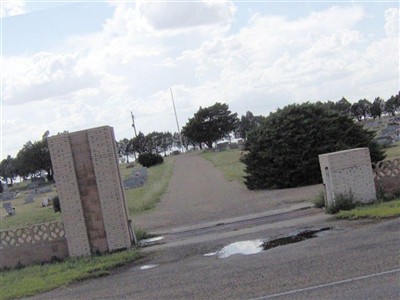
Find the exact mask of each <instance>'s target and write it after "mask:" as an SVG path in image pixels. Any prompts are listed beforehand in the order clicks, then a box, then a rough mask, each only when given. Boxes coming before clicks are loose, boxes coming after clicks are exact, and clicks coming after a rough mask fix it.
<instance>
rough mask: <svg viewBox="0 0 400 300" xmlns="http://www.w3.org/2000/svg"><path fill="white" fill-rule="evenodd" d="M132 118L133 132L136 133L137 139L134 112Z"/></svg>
mask: <svg viewBox="0 0 400 300" xmlns="http://www.w3.org/2000/svg"><path fill="white" fill-rule="evenodd" d="M131 116H132V127H133V130H134V131H135V137H137V133H136V126H135V116H134V115H133V113H132V111H131Z"/></svg>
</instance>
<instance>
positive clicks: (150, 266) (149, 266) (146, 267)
mask: <svg viewBox="0 0 400 300" xmlns="http://www.w3.org/2000/svg"><path fill="white" fill-rule="evenodd" d="M156 267H158V265H144V266H141V267H140V270H148V269H153V268H156Z"/></svg>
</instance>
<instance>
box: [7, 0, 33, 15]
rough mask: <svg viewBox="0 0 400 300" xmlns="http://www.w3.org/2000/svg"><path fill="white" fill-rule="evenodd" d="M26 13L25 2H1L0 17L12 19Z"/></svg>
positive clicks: (17, 0)
mask: <svg viewBox="0 0 400 300" xmlns="http://www.w3.org/2000/svg"><path fill="white" fill-rule="evenodd" d="M25 13H27V11H26V7H25V0H12V1H11V0H8V1H1V17H2V18H5V17H12V16H17V15H22V14H25Z"/></svg>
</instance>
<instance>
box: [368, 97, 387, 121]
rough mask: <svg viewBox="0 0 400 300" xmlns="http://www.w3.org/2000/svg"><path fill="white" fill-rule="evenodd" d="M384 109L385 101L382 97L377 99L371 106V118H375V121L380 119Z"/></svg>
mask: <svg viewBox="0 0 400 300" xmlns="http://www.w3.org/2000/svg"><path fill="white" fill-rule="evenodd" d="M384 108H385V101H384V100H383V99H382V98H380V97H377V98H375V100H374V102H372V105H371V117H373V118H374V120H375V119H376V118H377V117H378V118H379V119H380V118H381V115H382V112H383V110H384Z"/></svg>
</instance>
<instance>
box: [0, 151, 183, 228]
mask: <svg viewBox="0 0 400 300" xmlns="http://www.w3.org/2000/svg"><path fill="white" fill-rule="evenodd" d="M174 161H175V157H166V158H165V159H164V163H163V164H161V165H158V166H155V167H151V168H149V169H148V182H147V183H146V184H145V185H144V186H143V187H140V188H137V189H131V190H126V191H125V197H126V202H127V206H128V209H129V213H130V215H137V214H139V213H142V212H143V211H147V210H150V209H152V208H154V207H155V206H156V204H157V203H158V202H159V200H160V198H161V196H162V195H163V193H164V192H165V191H166V189H167V187H168V183H169V179H170V177H171V175H172V170H173V164H174ZM125 166H126V165H120V171H121V176H122V177H123V178H126V177H128V176H129V175H130V174H131V173H132V172H133V170H134V168H128V169H127V168H126V167H125ZM19 185H21V186H24V185H26V183H20V184H19V183H18V184H15V185H14V189H17V190H18V188H19ZM29 193H31V190H26V191H21V192H20V193H19V195H18V197H17V198H16V199H14V200H11V201H10V202H11V203H12V205H13V206H14V207H15V211H16V214H15V215H14V216H12V217H7V218H6V217H5V215H6V211H5V209H4V208H3V207H2V206H1V211H0V214H1V215H0V230H7V229H12V228H20V227H26V226H30V225H33V224H41V223H47V222H53V221H60V220H61V215H60V213H55V212H54V210H53V208H52V207H41V203H42V199H43V198H48V197H53V196H55V195H56V194H57V192H56V191H55V187H54V188H53V192H51V193H46V194H43V195H38V196H37V198H35V201H34V202H33V203H29V204H24V201H25V200H24V199H25V198H26V197H27V196H28V194H29Z"/></svg>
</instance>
